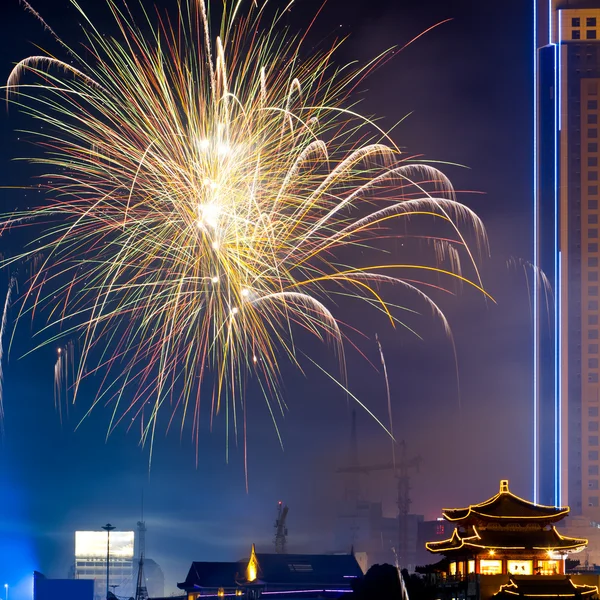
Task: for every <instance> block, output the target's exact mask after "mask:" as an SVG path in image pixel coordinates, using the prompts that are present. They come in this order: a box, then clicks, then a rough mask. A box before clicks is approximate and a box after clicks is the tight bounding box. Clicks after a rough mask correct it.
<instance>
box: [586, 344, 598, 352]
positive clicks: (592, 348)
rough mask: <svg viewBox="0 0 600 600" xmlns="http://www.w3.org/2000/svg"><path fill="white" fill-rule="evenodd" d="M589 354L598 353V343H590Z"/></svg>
mask: <svg viewBox="0 0 600 600" xmlns="http://www.w3.org/2000/svg"><path fill="white" fill-rule="evenodd" d="M588 354H598V344H588Z"/></svg>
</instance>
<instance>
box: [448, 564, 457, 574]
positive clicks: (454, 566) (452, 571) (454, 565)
mask: <svg viewBox="0 0 600 600" xmlns="http://www.w3.org/2000/svg"><path fill="white" fill-rule="evenodd" d="M449 573H450V575H456V563H455V562H451V563H450V571H449Z"/></svg>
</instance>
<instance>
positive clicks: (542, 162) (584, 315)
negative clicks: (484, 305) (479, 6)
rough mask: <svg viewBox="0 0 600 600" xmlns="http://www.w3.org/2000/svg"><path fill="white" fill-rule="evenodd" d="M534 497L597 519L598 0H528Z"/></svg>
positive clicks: (599, 371)
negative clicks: (531, 29)
mask: <svg viewBox="0 0 600 600" xmlns="http://www.w3.org/2000/svg"><path fill="white" fill-rule="evenodd" d="M534 21H535V34H534V40H535V41H534V50H535V54H534V73H535V90H536V94H535V157H534V165H535V194H534V197H535V200H534V202H535V225H534V228H535V251H534V252H535V256H534V262H535V265H536V266H537V267H539V273H540V274H539V276H538V285H536V286H534V288H535V292H534V295H535V297H534V307H535V308H534V310H535V319H534V322H535V331H534V337H535V343H534V348H535V350H534V369H535V374H534V386H535V403H534V421H535V423H534V429H535V435H534V478H535V486H534V496H535V500H536V501H537V502H540V503H543V504H550V505H565V504H568V505H569V506H570V507H571V511H572V514H573V515H574V516H576V517H581V521H582V522H583V521H585V522H587V523H598V522H600V486H599V482H600V475H599V468H600V457H599V452H600V445H599V437H600V431H599V423H600V417H599V408H600V403H599V389H600V386H599V375H600V369H599V364H598V361H599V359H600V353H599V344H600V340H599V329H600V326H599V315H600V313H599V306H598V303H599V301H600V296H599V287H600V282H599V259H600V253H599V243H600V239H599V231H600V224H599V218H600V212H599V207H598V203H599V201H600V195H599V186H600V181H599V174H600V166H599V159H600V154H599V152H598V150H599V147H598V146H599V143H600V137H599V129H600V124H599V119H600V112H599V102H600V0H534Z"/></svg>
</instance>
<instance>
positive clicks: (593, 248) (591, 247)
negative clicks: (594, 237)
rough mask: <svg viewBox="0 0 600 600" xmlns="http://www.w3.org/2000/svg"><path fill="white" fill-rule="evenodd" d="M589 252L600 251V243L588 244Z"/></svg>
mask: <svg viewBox="0 0 600 600" xmlns="http://www.w3.org/2000/svg"><path fill="white" fill-rule="evenodd" d="M588 252H598V244H596V243H590V244H588Z"/></svg>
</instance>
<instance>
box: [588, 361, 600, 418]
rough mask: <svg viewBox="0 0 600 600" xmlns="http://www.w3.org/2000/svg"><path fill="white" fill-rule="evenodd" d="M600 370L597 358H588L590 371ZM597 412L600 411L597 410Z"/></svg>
mask: <svg viewBox="0 0 600 600" xmlns="http://www.w3.org/2000/svg"><path fill="white" fill-rule="evenodd" d="M597 368H598V359H597V358H588V369H597ZM596 410H598V409H597V408H596Z"/></svg>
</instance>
